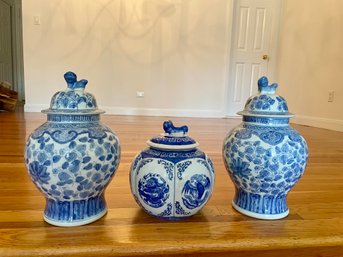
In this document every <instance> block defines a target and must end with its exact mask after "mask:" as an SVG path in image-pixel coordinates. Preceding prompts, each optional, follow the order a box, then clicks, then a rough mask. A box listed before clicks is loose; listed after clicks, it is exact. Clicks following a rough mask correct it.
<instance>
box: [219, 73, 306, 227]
mask: <svg viewBox="0 0 343 257" xmlns="http://www.w3.org/2000/svg"><path fill="white" fill-rule="evenodd" d="M276 88H277V84H275V83H274V84H272V85H268V79H267V78H266V77H262V78H260V79H259V81H258V91H259V92H258V94H257V95H255V96H252V97H250V98H249V99H248V100H247V102H246V104H245V108H244V110H243V111H242V112H239V113H238V114H240V115H242V116H243V122H242V123H241V124H240V125H239V126H238V127H236V128H234V129H233V130H231V131H230V132H229V134H228V135H227V137H226V138H225V140H224V145H223V158H224V163H225V166H226V169H227V171H228V172H229V175H230V178H231V180H232V181H233V183H234V185H235V196H234V199H233V201H232V205H233V207H234V208H235V209H236V210H237V211H238V212H240V213H242V214H245V215H247V216H250V217H254V218H258V219H271V220H272V219H281V218H284V217H286V216H287V215H288V213H289V209H288V206H287V202H286V197H287V194H288V192H289V191H290V190H291V189H292V188H293V187H294V185H295V184H296V183H297V181H298V180H299V179H300V177H301V176H302V174H303V172H304V170H305V167H306V164H307V159H308V148H307V144H306V141H305V140H304V138H303V137H302V136H301V135H300V134H299V133H298V132H297V131H296V130H295V129H293V128H292V127H290V126H289V119H290V118H291V117H293V114H291V113H289V112H288V106H287V103H286V101H285V99H284V98H283V97H281V96H278V95H277V94H275V90H276Z"/></svg>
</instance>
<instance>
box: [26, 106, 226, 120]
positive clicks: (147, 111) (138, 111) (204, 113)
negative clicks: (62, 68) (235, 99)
mask: <svg viewBox="0 0 343 257" xmlns="http://www.w3.org/2000/svg"><path fill="white" fill-rule="evenodd" d="M47 108H48V106H46V105H37V104H25V106H24V111H25V112H40V111H41V110H42V109H47ZM99 108H100V109H103V110H104V111H106V114H112V115H138V116H170V117H197V118H224V117H225V115H224V112H223V111H221V110H197V109H157V108H131V107H110V106H101V107H99Z"/></svg>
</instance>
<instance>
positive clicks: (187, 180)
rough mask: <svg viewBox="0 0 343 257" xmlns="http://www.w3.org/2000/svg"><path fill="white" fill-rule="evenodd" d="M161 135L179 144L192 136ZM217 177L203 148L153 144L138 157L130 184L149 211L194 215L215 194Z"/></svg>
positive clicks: (160, 214)
mask: <svg viewBox="0 0 343 257" xmlns="http://www.w3.org/2000/svg"><path fill="white" fill-rule="evenodd" d="M161 138H167V140H168V141H174V142H175V146H176V145H177V143H178V142H179V143H181V144H182V141H183V140H188V139H189V138H188V137H173V136H172V137H170V139H168V136H163V137H161ZM162 140H163V139H162ZM150 142H151V141H150ZM169 143H170V142H169ZM168 147H170V146H167V147H166V148H168ZM176 148H177V146H176ZM214 178H215V175H214V168H213V164H212V161H211V160H210V158H209V157H208V156H207V155H206V154H205V153H204V152H202V151H201V150H199V149H197V148H192V149H185V150H180V149H178V150H172V149H161V148H156V147H152V146H150V147H148V148H146V149H145V150H143V151H142V152H141V153H139V154H138V155H137V156H136V157H135V158H134V161H133V163H132V166H131V172H130V185H131V192H132V194H133V196H134V198H135V200H136V202H137V203H138V204H139V205H140V206H141V207H142V208H143V209H144V210H145V211H146V212H147V213H148V214H150V215H152V216H155V217H158V218H161V219H167V220H176V219H182V218H186V217H189V216H192V215H194V214H195V213H197V212H198V211H199V210H200V209H201V208H202V207H204V205H205V204H206V202H207V201H208V200H209V198H210V196H211V195H212V192H213V186H214Z"/></svg>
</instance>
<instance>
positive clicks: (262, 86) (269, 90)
mask: <svg viewBox="0 0 343 257" xmlns="http://www.w3.org/2000/svg"><path fill="white" fill-rule="evenodd" d="M257 85H258V92H259V93H261V94H275V91H276V88H277V87H278V84H277V83H273V84H271V85H268V78H267V77H266V76H263V77H261V78H260V79H259V80H258V82H257Z"/></svg>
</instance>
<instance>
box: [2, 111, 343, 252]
mask: <svg viewBox="0 0 343 257" xmlns="http://www.w3.org/2000/svg"><path fill="white" fill-rule="evenodd" d="M45 119H46V117H45V115H43V114H40V113H23V112H22V110H19V111H16V112H13V113H0V256H4V257H5V256H66V257H67V256H151V255H154V256H238V257H243V256H250V257H256V256H265V257H271V256H280V255H288V256H303V257H305V256H306V257H310V256H327V257H331V256H335V257H337V256H338V257H339V256H343V133H340V132H335V131H329V130H323V129H318V128H311V127H305V126H299V125H294V127H295V128H296V129H297V130H298V131H300V133H302V134H303V135H304V137H305V138H306V140H307V142H308V145H309V149H310V158H309V163H308V166H307V169H306V171H305V174H304V176H303V177H302V179H301V180H300V181H299V183H298V184H297V185H296V186H295V188H294V189H293V190H292V191H291V192H290V194H289V197H288V204H289V208H290V215H289V216H288V217H287V218H285V219H283V220H277V221H262V220H256V219H253V218H249V217H246V216H243V215H241V214H240V213H238V212H236V211H235V210H234V209H233V208H232V207H231V200H232V197H233V195H234V187H233V184H232V182H231V181H230V179H229V177H228V174H227V172H226V170H225V168H224V165H223V161H222V156H221V149H222V143H223V140H224V137H225V136H226V134H227V133H228V131H229V130H231V129H232V128H233V127H234V126H236V125H237V124H239V123H240V120H238V119H200V118H198V119H196V118H172V119H173V120H174V121H175V122H176V123H177V124H180V125H182V124H187V125H189V127H190V135H191V136H192V137H193V138H195V139H196V140H197V141H198V142H199V143H200V148H201V149H202V150H204V151H206V152H207V153H208V154H209V155H210V157H211V158H212V160H213V161H214V165H215V168H216V183H215V191H214V193H213V195H212V198H211V199H210V201H209V202H208V204H207V205H206V206H205V207H204V208H203V210H202V211H201V212H199V213H198V214H196V215H195V216H193V217H191V218H189V219H186V220H182V221H163V220H159V219H156V218H153V217H151V216H149V215H147V214H146V213H144V212H143V211H142V210H141V209H140V208H139V207H138V206H137V204H136V203H135V201H134V199H133V197H132V195H131V193H130V188H129V183H128V172H129V168H130V165H131V161H132V159H133V158H134V156H135V155H136V153H138V152H139V151H140V150H141V149H142V148H144V147H146V140H147V139H149V138H151V137H152V136H154V135H157V134H159V133H160V132H161V129H162V127H161V124H162V122H163V121H164V120H166V119H169V118H168V117H139V116H111V115H104V116H103V117H102V121H103V122H104V123H106V125H108V126H109V127H111V128H112V129H113V130H114V131H115V132H116V133H117V134H118V136H119V138H120V141H121V144H122V157H121V163H120V166H119V169H118V171H117V173H116V175H115V177H114V179H113V181H112V182H111V184H110V185H109V187H108V188H107V191H106V199H107V203H108V207H109V212H108V214H107V215H106V216H105V217H104V218H102V219H100V220H98V221H96V222H94V223H92V224H89V225H86V226H81V227H74V228H59V227H54V226H51V225H49V224H47V223H45V222H44V221H43V219H42V214H43V209H44V205H45V201H44V197H43V196H42V195H41V193H40V192H39V191H38V190H37V189H36V188H35V186H34V185H33V183H32V182H31V180H30V178H29V176H28V174H27V171H26V169H25V165H24V162H23V160H24V159H23V151H24V146H25V142H26V138H27V137H28V135H29V134H30V133H31V132H32V131H33V130H34V129H35V128H37V127H38V126H39V125H41V124H42V123H43V122H45ZM213 124H215V126H213Z"/></svg>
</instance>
